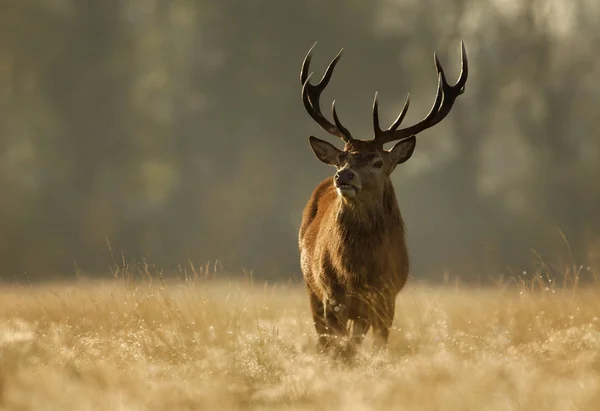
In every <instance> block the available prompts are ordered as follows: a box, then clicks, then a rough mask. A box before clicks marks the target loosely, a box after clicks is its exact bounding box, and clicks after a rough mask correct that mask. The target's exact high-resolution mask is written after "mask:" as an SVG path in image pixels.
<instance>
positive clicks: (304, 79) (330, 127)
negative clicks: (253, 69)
mask: <svg viewBox="0 0 600 411" xmlns="http://www.w3.org/2000/svg"><path fill="white" fill-rule="evenodd" d="M316 44H317V43H315V44H313V46H312V47H311V48H310V50H308V53H307V54H306V57H305V58H304V61H303V62H302V71H301V72H300V81H301V83H302V102H303V103H304V107H305V108H306V111H307V112H308V114H310V116H311V117H312V118H313V120H315V121H316V122H317V123H319V125H320V126H321V127H323V128H324V129H325V131H327V132H328V133H330V134H333V135H334V136H337V137H339V138H341V139H342V140H343V141H344V142H346V143H348V142H349V141H351V140H352V135H351V134H350V131H348V129H347V128H346V127H344V126H343V125H342V123H341V122H340V119H339V118H338V116H337V113H336V111H335V100H334V101H333V103H332V104H331V111H332V112H333V121H334V122H335V125H334V124H332V123H331V122H330V121H329V120H327V119H326V118H325V116H324V115H323V113H322V112H321V107H320V104H319V98H320V97H321V93H322V92H323V90H324V89H325V87H327V84H329V80H330V79H331V75H332V74H333V69H334V68H335V65H336V64H337V62H338V61H339V60H340V58H341V57H342V53H343V51H344V49H342V50H340V52H339V53H338V54H337V56H335V58H334V59H333V60H332V62H331V63H329V66H327V70H325V74H323V78H322V79H321V81H319V83H318V84H316V85H313V84H310V78H311V76H312V73H310V74H308V69H309V66H310V60H311V58H312V50H313V48H314V47H315V45H316Z"/></svg>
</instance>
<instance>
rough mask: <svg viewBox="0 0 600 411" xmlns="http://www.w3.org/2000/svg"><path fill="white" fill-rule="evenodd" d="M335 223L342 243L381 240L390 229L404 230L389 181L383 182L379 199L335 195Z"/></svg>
mask: <svg viewBox="0 0 600 411" xmlns="http://www.w3.org/2000/svg"><path fill="white" fill-rule="evenodd" d="M334 209H335V212H336V226H337V228H338V230H339V232H340V234H341V235H342V238H343V239H344V243H346V244H348V243H357V242H362V241H368V242H373V241H376V240H379V241H381V240H382V239H383V238H384V236H385V235H386V234H387V233H388V232H389V231H390V230H398V229H400V230H402V231H403V230H404V222H403V221H402V216H401V215H400V209H399V208H398V202H397V201H396V194H395V191H394V187H393V185H392V182H391V181H390V180H389V179H388V180H387V181H386V182H385V183H384V187H383V192H382V195H381V197H380V198H378V199H370V201H368V202H367V201H364V202H363V201H360V202H358V201H357V202H350V201H346V200H343V199H342V198H341V197H338V198H337V204H336V207H335V208H334Z"/></svg>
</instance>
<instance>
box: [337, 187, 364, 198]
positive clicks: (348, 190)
mask: <svg viewBox="0 0 600 411" xmlns="http://www.w3.org/2000/svg"><path fill="white" fill-rule="evenodd" d="M335 188H336V190H337V192H338V194H339V195H341V196H342V197H346V198H352V197H354V196H355V195H356V193H357V192H358V190H359V189H358V187H355V186H353V185H352V184H336V185H335Z"/></svg>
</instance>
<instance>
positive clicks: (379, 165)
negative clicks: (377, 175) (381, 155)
mask: <svg viewBox="0 0 600 411" xmlns="http://www.w3.org/2000/svg"><path fill="white" fill-rule="evenodd" d="M373 167H375V168H381V167H383V161H381V160H377V161H376V162H375V163H373Z"/></svg>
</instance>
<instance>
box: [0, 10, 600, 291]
mask: <svg viewBox="0 0 600 411" xmlns="http://www.w3.org/2000/svg"><path fill="white" fill-rule="evenodd" d="M598 21H600V2H598V1H596V0H573V1H570V2H566V1H560V0H530V1H516V0H493V1H491V0H490V1H479V0H372V1H358V0H353V1H351V0H343V1H342V0H333V1H329V2H322V1H317V0H307V1H295V2H284V1H277V0H255V1H241V0H238V1H232V0H219V1H215V0H213V1H209V0H195V1H192V0H169V1H166V0H164V1H161V0H5V1H2V2H0V276H1V278H5V279H6V278H15V277H19V276H22V275H27V276H29V277H31V278H45V277H52V276H57V275H72V273H73V272H75V271H81V272H84V273H90V274H99V273H103V272H106V271H108V269H109V267H110V266H111V264H113V263H114V260H115V259H117V260H121V258H125V259H126V260H127V261H131V262H140V261H143V260H147V261H149V262H151V263H152V264H155V265H156V266H157V267H160V268H161V269H164V270H165V271H169V270H177V269H178V267H181V266H189V264H190V263H193V264H195V265H197V266H202V265H203V264H205V263H207V262H211V264H213V263H214V262H215V261H218V263H215V264H218V265H219V266H220V267H222V269H223V270H224V271H228V272H233V273H241V272H242V271H243V270H246V271H248V270H251V271H252V272H253V273H254V276H255V277H261V278H270V279H274V278H289V277H290V276H299V275H300V270H299V262H298V258H299V257H298V248H297V235H298V228H299V224H300V218H301V212H302V209H303V207H304V205H305V203H306V201H307V200H308V198H309V196H310V193H311V191H312V190H313V189H314V187H315V186H316V185H317V184H318V182H319V181H320V180H321V179H323V178H325V177H327V176H329V175H332V173H333V169H332V168H329V167H328V166H326V165H324V164H322V163H320V162H319V161H318V160H317V159H316V157H314V154H313V153H312V151H311V150H310V148H309V145H308V136H309V135H311V134H312V135H315V136H318V137H320V138H323V139H327V140H328V141H331V142H333V143H334V144H336V145H337V146H338V147H341V146H342V145H341V141H339V140H337V139H336V138H335V137H333V136H330V135H329V134H327V133H326V132H325V131H323V130H322V129H321V128H320V127H319V126H318V125H317V124H316V123H315V122H314V121H313V120H312V119H311V118H310V117H309V116H308V114H307V113H306V112H305V111H304V107H303V105H302V102H301V98H300V90H301V86H300V79H299V72H300V66H301V63H302V60H303V58H304V56H305V54H306V52H307V51H308V49H309V48H310V47H311V46H312V44H313V43H314V42H315V41H318V44H317V46H316V47H315V50H314V57H313V62H312V65H311V70H312V71H314V73H315V74H314V78H315V80H316V79H318V78H320V77H321V75H322V73H323V72H324V70H325V68H326V66H327V64H328V63H329V62H330V61H331V59H332V58H333V57H334V56H335V54H336V53H337V52H338V51H339V49H340V48H342V47H343V48H345V52H344V56H343V57H342V60H341V61H340V63H339V65H338V67H337V68H336V71H335V73H334V76H333V79H332V81H331V83H330V85H329V86H328V88H327V89H326V91H325V92H324V93H323V96H322V106H323V107H324V108H327V107H329V106H330V104H331V101H332V100H333V99H335V100H336V101H337V109H338V113H339V115H340V118H341V120H342V122H343V123H344V125H346V126H347V127H348V128H349V129H350V130H351V131H352V132H353V134H354V135H355V136H356V137H358V138H363V139H364V138H371V137H372V133H373V131H372V117H371V109H372V101H373V95H374V92H375V91H379V98H380V116H381V120H382V123H383V124H382V125H384V126H385V127H387V125H388V124H389V123H391V121H392V120H393V119H394V118H395V117H396V115H397V114H398V113H399V111H400V109H401V108H402V105H403V103H404V100H405V98H406V94H407V93H408V92H410V94H411V107H410V109H409V112H408V115H407V117H406V119H405V121H404V123H403V124H410V123H414V122H416V121H418V120H420V119H421V118H423V117H424V116H425V114H426V113H427V112H428V111H429V108H430V106H431V104H432V102H433V99H434V96H435V90H436V76H435V68H434V64H433V52H437V53H438V56H439V58H440V60H441V62H442V65H443V66H444V68H445V70H446V74H447V76H448V81H449V82H450V83H451V84H453V83H454V82H455V81H456V78H457V76H458V73H459V70H460V41H461V40H463V41H464V42H465V46H466V49H467V54H468V59H469V79H468V81H467V85H466V92H465V94H463V95H462V96H460V97H459V98H458V100H457V103H456V104H455V106H454V108H453V110H452V112H451V113H450V115H449V116H448V117H447V118H446V119H445V120H444V121H443V122H442V123H440V124H439V125H437V126H436V127H434V128H433V129H430V130H428V131H426V132H423V133H422V134H420V135H419V136H418V138H417V148H416V151H415V154H414V155H413V157H412V159H411V160H410V161H408V162H407V163H405V164H404V165H402V166H401V167H399V168H397V169H396V171H395V172H394V174H393V181H394V184H395V187H396V192H397V195H398V200H399V204H400V208H401V211H402V213H403V216H404V219H405V222H406V226H407V238H408V246H409V252H410V255H411V258H412V275H413V276H415V277H419V278H424V279H427V278H433V279H436V278H441V277H442V275H443V274H444V273H446V274H447V273H451V274H452V275H460V276H463V277H467V278H468V277H471V278H474V277H478V278H481V277H484V278H485V277H489V276H497V275H499V274H501V273H503V272H506V271H507V270H508V271H510V270H513V269H514V270H524V269H526V267H529V266H531V264H535V261H536V260H537V259H538V257H535V254H534V253H533V252H532V250H536V252H537V253H539V255H540V256H542V258H544V259H545V260H546V261H547V262H548V263H549V264H550V263H551V264H557V266H560V264H566V263H569V262H571V261H576V262H577V264H582V265H586V264H592V263H593V262H594V259H598V251H599V249H600V247H598V244H600V241H599V240H598V239H599V237H598V234H599V232H600V230H599V227H600V212H599V210H600V208H599V207H600V189H599V188H598V187H599V184H598V176H600V161H599V160H600V138H599V135H598V130H599V129H600V116H599V110H600V58H599V56H600V52H599V51H600V28H599V26H598ZM324 111H325V110H324ZM325 113H326V115H327V116H330V113H329V110H327V111H325ZM388 146H391V144H389V145H388ZM388 146H386V148H388ZM559 230H561V232H562V233H563V234H564V238H563V237H562V235H561V232H559ZM565 239H566V240H567V242H568V247H570V251H569V248H568V247H567V242H566V241H565ZM179 269H181V268H179Z"/></svg>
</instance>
